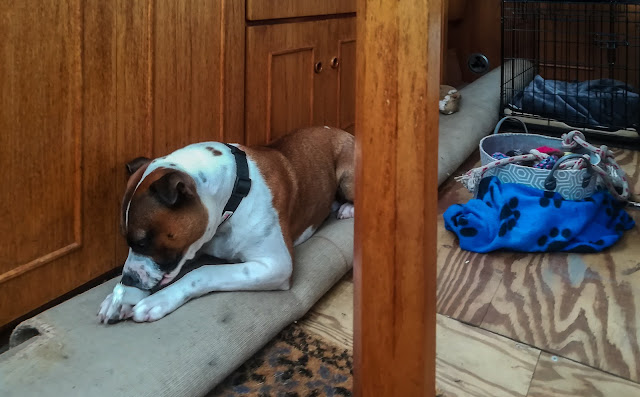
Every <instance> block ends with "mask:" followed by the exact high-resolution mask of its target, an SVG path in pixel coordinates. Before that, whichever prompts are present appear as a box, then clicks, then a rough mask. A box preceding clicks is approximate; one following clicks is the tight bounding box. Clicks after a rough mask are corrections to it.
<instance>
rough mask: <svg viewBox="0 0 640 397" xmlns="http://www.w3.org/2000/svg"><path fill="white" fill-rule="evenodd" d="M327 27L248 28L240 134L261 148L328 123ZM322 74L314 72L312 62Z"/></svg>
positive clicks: (314, 24) (316, 23) (323, 24)
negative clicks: (299, 130) (289, 134)
mask: <svg viewBox="0 0 640 397" xmlns="http://www.w3.org/2000/svg"><path fill="white" fill-rule="evenodd" d="M328 45H329V40H328V22H327V21H314V22H300V23H289V24H281V25H268V26H252V27H248V28H247V53H246V57H247V61H246V65H247V69H246V88H245V131H246V135H245V137H246V142H247V144H264V143H267V142H270V141H271V140H273V139H276V138H278V137H280V136H282V135H283V134H286V133H287V132H289V131H291V130H292V129H295V128H300V127H306V126H310V125H314V124H322V123H324V122H325V120H326V119H327V117H328V116H327V112H328V108H327V103H326V102H327V101H326V96H325V92H326V91H327V88H326V86H327V84H329V83H330V81H328V80H327V79H330V75H329V71H328V70H327V69H330V67H329V65H328V61H327V59H326V58H327V56H326V54H327V53H328V50H327V49H328ZM318 62H321V63H322V70H321V71H320V70H319V69H318V72H316V70H315V65H316V63H318Z"/></svg>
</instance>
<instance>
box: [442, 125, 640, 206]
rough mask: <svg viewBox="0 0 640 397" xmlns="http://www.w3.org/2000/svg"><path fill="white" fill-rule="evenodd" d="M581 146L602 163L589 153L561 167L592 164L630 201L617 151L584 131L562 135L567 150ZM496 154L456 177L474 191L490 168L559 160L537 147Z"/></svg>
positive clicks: (618, 196)
mask: <svg viewBox="0 0 640 397" xmlns="http://www.w3.org/2000/svg"><path fill="white" fill-rule="evenodd" d="M578 146H581V147H583V148H585V149H586V150H587V151H589V152H592V153H595V154H597V155H598V156H599V157H600V162H599V163H598V164H590V157H589V155H588V154H585V155H584V156H583V157H581V158H578V159H571V160H568V161H565V162H563V163H562V164H560V165H559V169H561V170H568V169H572V170H580V169H583V168H587V167H591V169H593V171H594V172H595V173H596V174H597V175H598V176H599V177H600V179H601V180H602V181H603V183H604V185H605V187H606V188H607V190H609V192H610V193H611V195H613V197H615V198H616V199H617V200H619V201H628V200H629V195H630V193H629V181H628V180H627V177H626V175H625V174H624V172H623V171H622V169H621V168H620V166H619V165H618V164H617V163H616V161H615V159H614V155H613V152H611V150H609V148H608V147H607V146H606V145H602V146H600V147H599V148H597V147H595V146H593V145H591V144H590V143H588V142H587V141H586V140H585V138H584V135H583V134H582V133H581V132H580V131H576V130H574V131H571V132H569V133H566V134H563V135H562V147H563V148H564V149H565V150H567V151H571V150H572V149H575V148H577V147H578ZM545 151H546V150H545ZM496 155H497V156H498V159H497V160H496V161H493V162H491V163H489V164H486V165H484V166H481V167H477V168H473V169H471V170H469V171H467V172H466V173H465V174H463V175H460V176H457V177H455V178H454V179H455V180H456V181H458V182H460V183H462V184H463V185H464V186H465V187H466V188H467V190H469V191H470V192H475V189H476V187H477V186H478V183H479V182H480V180H481V179H482V178H483V177H484V174H485V173H486V172H487V171H489V170H490V169H493V168H496V167H502V166H505V165H507V164H513V163H518V162H526V161H538V164H536V165H535V166H534V167H536V168H544V169H551V168H553V165H554V164H555V162H556V161H557V159H556V160H552V159H553V158H554V157H553V156H550V155H549V154H547V153H541V152H540V151H538V150H536V149H532V150H530V151H529V153H528V154H523V155H520V156H511V157H506V156H505V155H504V154H502V153H494V154H493V155H492V157H494V158H496ZM502 156H505V157H502ZM616 187H620V188H621V189H622V193H618V190H617V189H616Z"/></svg>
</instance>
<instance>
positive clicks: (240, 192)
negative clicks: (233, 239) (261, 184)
mask: <svg viewBox="0 0 640 397" xmlns="http://www.w3.org/2000/svg"><path fill="white" fill-rule="evenodd" d="M225 145H227V147H228V148H229V149H231V154H233V157H234V158H235V160H236V182H235V184H234V185H233V190H232V191H231V197H229V201H227V205H226V206H225V207H224V210H222V222H220V224H223V223H224V222H225V221H226V220H227V219H229V218H231V215H233V213H234V212H235V211H236V210H237V209H238V206H239V205H240V202H241V201H242V199H243V198H245V197H247V195H248V194H249V191H250V190H251V178H249V164H248V163H247V154H246V153H245V152H243V151H242V150H240V149H238V148H237V147H235V146H232V145H229V144H226V143H225Z"/></svg>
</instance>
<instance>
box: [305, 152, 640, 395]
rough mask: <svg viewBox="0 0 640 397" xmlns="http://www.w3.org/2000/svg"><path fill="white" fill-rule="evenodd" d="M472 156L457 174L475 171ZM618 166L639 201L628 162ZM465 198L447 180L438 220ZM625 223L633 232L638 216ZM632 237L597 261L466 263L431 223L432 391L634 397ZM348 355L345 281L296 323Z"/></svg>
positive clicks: (636, 169)
mask: <svg viewBox="0 0 640 397" xmlns="http://www.w3.org/2000/svg"><path fill="white" fill-rule="evenodd" d="M477 159H478V157H477V154H476V155H475V156H473V157H472V158H471V159H470V160H469V161H468V162H467V163H466V164H464V165H463V166H462V167H461V169H460V171H459V172H458V173H461V171H462V170H467V169H469V168H471V167H473V166H474V164H475V163H476V162H477ZM617 159H618V162H619V164H620V165H621V166H622V167H623V168H624V169H625V171H626V172H627V174H628V176H629V178H630V180H631V191H632V193H640V181H639V177H640V158H639V156H638V153H637V152H632V151H619V152H618V153H617ZM470 198H471V194H470V193H468V192H467V191H466V190H465V189H464V188H463V187H462V186H461V185H459V184H458V183H456V182H454V181H452V180H450V181H447V182H445V184H443V185H442V186H441V189H440V199H439V205H440V213H442V212H444V210H445V209H446V208H447V207H448V206H449V205H451V204H454V203H465V202H467V201H468V200H469V199H470ZM629 214H630V215H632V216H633V218H634V219H635V220H636V222H638V223H639V224H640V211H634V210H630V211H629ZM639 228H640V227H636V228H634V229H633V230H631V231H629V232H628V233H627V234H626V235H625V236H624V238H623V239H622V240H621V241H620V242H619V243H618V244H617V245H615V246H614V247H612V248H611V249H610V250H608V251H606V252H604V253H600V254H558V253H555V254H518V253H493V254H486V255H481V254H474V253H471V252H466V251H462V250H460V248H459V247H458V244H457V240H456V239H455V237H454V235H453V234H452V233H450V232H448V231H446V230H445V229H444V225H443V221H442V218H441V217H439V219H438V230H439V235H438V292H437V293H438V313H439V314H438V318H437V336H438V340H437V382H438V387H439V390H440V392H441V395H442V396H446V397H449V396H491V397H493V396H496V397H497V396H537V397H550V396H581V397H588V396H605V397H608V396H613V397H627V396H629V397H632V396H633V397H636V396H640V384H638V383H639V382H640V344H639V340H640V312H639V311H638V309H637V308H640V271H639V270H640V230H639ZM302 323H303V325H304V326H305V327H306V328H307V329H308V330H309V331H312V332H315V333H317V334H319V335H320V336H322V337H323V338H325V339H326V340H327V341H331V342H333V343H335V344H338V345H340V346H344V347H345V348H347V349H352V342H353V325H352V324H353V283H352V280H351V277H350V276H349V277H345V279H343V280H342V281H341V282H340V283H339V284H338V285H336V286H335V287H334V288H333V290H332V291H331V292H330V293H328V294H327V295H326V296H325V297H324V298H323V299H322V300H321V301H320V302H318V304H316V306H315V307H314V308H313V309H312V310H311V311H310V312H309V314H308V315H307V316H306V317H305V319H304V320H303V321H302Z"/></svg>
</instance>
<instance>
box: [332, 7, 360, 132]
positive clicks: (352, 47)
mask: <svg viewBox="0 0 640 397" xmlns="http://www.w3.org/2000/svg"><path fill="white" fill-rule="evenodd" d="M329 30H330V32H333V35H332V38H333V43H334V45H333V48H332V50H333V53H332V54H334V55H331V56H330V61H329V63H330V65H331V70H332V72H334V73H337V77H336V79H337V87H336V93H335V94H334V95H333V96H332V99H333V101H334V104H335V106H336V108H337V110H336V111H337V114H336V116H335V120H336V122H334V123H332V125H335V126H336V127H338V128H341V129H343V130H345V131H348V132H350V133H352V134H354V133H355V123H356V19H355V18H348V19H337V20H334V21H331V25H330V26H329Z"/></svg>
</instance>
